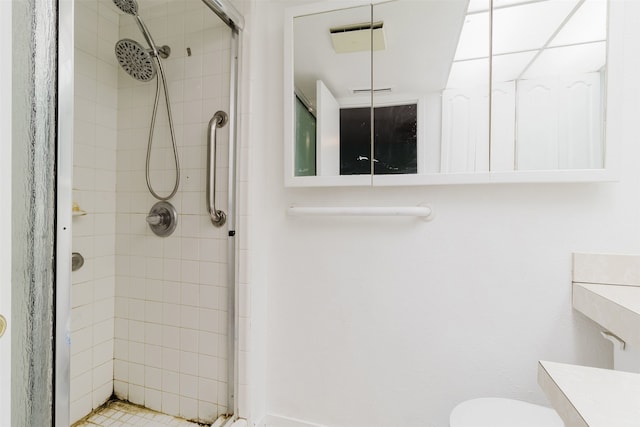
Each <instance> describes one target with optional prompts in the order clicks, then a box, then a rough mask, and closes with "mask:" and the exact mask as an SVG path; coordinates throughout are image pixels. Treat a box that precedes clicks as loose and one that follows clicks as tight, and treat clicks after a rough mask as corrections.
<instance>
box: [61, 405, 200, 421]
mask: <svg viewBox="0 0 640 427" xmlns="http://www.w3.org/2000/svg"><path fill="white" fill-rule="evenodd" d="M203 425H205V424H198V423H194V422H191V421H187V420H185V419H182V418H176V417H172V416H171V415H165V414H161V413H160V412H156V411H152V410H151V409H147V408H143V407H141V406H137V405H133V404H131V403H127V402H121V401H118V400H114V401H112V402H108V403H107V404H106V405H104V406H102V407H101V408H99V409H97V410H96V411H95V412H93V413H92V414H90V415H88V416H87V417H86V418H84V419H82V420H80V421H78V422H77V423H75V424H74V425H73V427H96V426H105V427H107V426H108V427H116V426H117V427H134V426H135V427H138V426H148V427H162V426H167V427H199V426H203Z"/></svg>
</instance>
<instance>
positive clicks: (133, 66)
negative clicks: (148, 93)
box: [116, 39, 156, 82]
mask: <svg viewBox="0 0 640 427" xmlns="http://www.w3.org/2000/svg"><path fill="white" fill-rule="evenodd" d="M116 58H118V63H120V66H121V67H122V69H123V70H124V71H126V72H127V73H128V74H129V75H130V76H131V77H133V78H134V79H136V80H140V81H141V82H148V81H149V80H153V78H154V77H155V76H156V66H155V64H154V63H153V56H152V54H151V53H150V52H149V50H147V49H145V48H144V47H143V46H142V45H141V44H140V43H138V42H137V41H135V40H131V39H122V40H120V41H119V42H117V43H116Z"/></svg>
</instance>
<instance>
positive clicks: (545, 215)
mask: <svg viewBox="0 0 640 427" xmlns="http://www.w3.org/2000/svg"><path fill="white" fill-rule="evenodd" d="M294 3H298V2H288V3H286V2H282V1H264V2H263V1H260V2H256V3H255V10H254V11H253V13H254V14H255V16H256V17H260V19H256V20H255V21H254V26H253V28H252V39H251V44H252V56H251V60H252V64H251V65H252V69H253V70H255V71H252V91H253V92H252V104H251V105H252V106H251V108H252V126H253V128H252V134H253V135H256V136H258V135H259V136H260V141H261V143H260V144H255V145H254V146H253V149H254V157H253V159H254V160H253V171H252V176H253V177H254V178H255V179H254V180H253V183H252V185H253V191H252V195H253V196H252V204H253V203H255V205H254V206H257V207H259V211H260V215H259V216H258V215H256V216H254V217H253V220H254V222H253V224H252V229H254V230H256V235H257V236H258V235H259V236H260V241H259V242H257V243H256V244H255V245H254V246H253V247H252V249H253V250H254V251H253V260H254V263H253V275H252V277H253V283H252V289H254V290H255V291H252V292H254V298H253V301H252V304H254V306H256V305H260V306H262V307H264V306H266V307H267V328H266V333H265V334H266V336H265V339H266V344H265V346H266V355H267V359H266V360H267V361H266V367H264V369H263V370H262V371H261V370H260V369H258V370H257V372H255V373H254V374H255V375H256V377H257V378H259V376H260V375H261V374H265V375H266V386H265V388H266V391H265V396H266V405H265V409H264V411H265V412H266V413H267V414H276V415H281V416H284V417H290V418H296V419H300V420H306V421H309V422H315V423H318V424H323V425H327V426H336V427H337V426H341V427H358V426H369V427H375V426H380V427H388V426H398V425H403V426H422V427H424V426H433V427H442V426H446V425H447V422H448V414H449V412H450V411H451V409H452V408H453V407H454V406H455V405H456V404H457V403H458V402H460V401H462V400H465V399H469V398H473V397H479V396H503V397H511V398H518V399H524V400H528V401H531V402H534V403H545V402H546V400H545V397H544V396H543V395H542V393H541V391H540V390H539V388H538V386H537V384H536V361H537V360H539V359H547V360H554V361H559V362H569V363H579V364H586V365H595V366H603V367H607V366H610V352H609V347H608V344H606V343H605V342H604V340H602V339H600V338H599V336H598V334H597V328H596V327H595V326H594V325H593V324H592V323H591V322H590V321H588V320H586V319H585V318H583V317H582V316H580V315H578V314H575V313H574V312H573V311H572V310H571V302H570V296H571V289H570V285H571V252H572V251H599V252H608V251H612V252H636V253H637V252H638V251H640V221H638V218H639V214H640V202H638V199H639V196H638V194H640V168H639V167H638V160H637V159H639V158H640V146H638V144H636V141H637V140H638V138H639V137H640V130H638V128H637V125H636V123H637V117H638V116H639V115H640V103H638V99H640V82H639V81H638V79H637V78H636V76H637V75H638V73H639V72H640V59H639V58H638V56H637V55H636V54H635V52H637V51H638V47H639V46H638V43H639V42H638V40H640V34H639V32H640V26H639V25H638V24H640V4H637V3H635V2H631V1H628V2H623V1H619V0H618V1H614V6H613V7H612V13H613V15H614V18H615V19H616V21H615V28H616V29H617V30H616V31H612V36H611V45H612V46H613V45H616V46H618V47H620V46H621V44H622V43H624V52H625V56H624V57H621V56H620V55H621V52H622V51H623V50H622V49H620V48H617V49H616V50H615V51H614V52H615V53H612V55H611V64H610V81H611V82H614V83H613V84H611V86H610V88H609V94H608V96H609V99H610V105H609V109H608V126H609V133H608V140H609V144H610V147H611V149H610V151H609V156H608V161H609V162H610V164H611V165H612V166H613V167H614V169H615V170H616V171H617V172H618V173H619V176H620V180H619V182H616V183H601V184H556V185H554V184H545V185H536V184H523V185H494V186H489V185H480V186H464V185H458V186H440V187H437V186H435V187H415V188H358V189H348V188H341V189H320V188H317V189H286V188H284V187H283V160H282V159H283V147H282V141H283V125H282V123H283V117H282V108H281V106H282V75H283V70H282V37H283V7H284V6H285V5H287V4H289V5H292V4H294ZM623 38H624V40H623ZM622 67H624V69H623V68H622ZM258 177H259V179H258ZM294 202H295V203H300V204H303V203H314V204H329V203H336V204H337V203H344V204H353V205H386V204H388V205H395V204H401V205H405V204H406V205H415V204H418V203H420V202H426V203H429V204H430V205H431V206H432V207H433V209H434V210H435V212H436V218H435V219H434V220H433V221H432V222H428V223H423V222H419V221H415V220H411V219H394V220H381V219H373V218H344V219H336V218H333V219H329V218H327V219H320V218H288V217H287V216H286V215H285V208H286V207H287V206H288V204H290V203H294ZM255 209H258V208H255ZM259 320H260V319H259V318H255V319H254V322H256V321H259ZM254 421H257V419H256V420H254ZM274 425H275V424H274Z"/></svg>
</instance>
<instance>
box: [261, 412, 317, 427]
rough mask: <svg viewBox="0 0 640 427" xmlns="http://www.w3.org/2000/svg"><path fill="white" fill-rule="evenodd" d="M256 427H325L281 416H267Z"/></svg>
mask: <svg viewBox="0 0 640 427" xmlns="http://www.w3.org/2000/svg"><path fill="white" fill-rule="evenodd" d="M258 427H327V426H325V425H322V424H314V423H311V422H308V421H304V420H299V419H296V418H289V417H284V416H282V415H275V414H267V415H265V416H264V418H262V421H260V422H259V423H258Z"/></svg>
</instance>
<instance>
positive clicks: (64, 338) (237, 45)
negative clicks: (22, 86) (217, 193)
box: [52, 0, 244, 427]
mask: <svg viewBox="0 0 640 427" xmlns="http://www.w3.org/2000/svg"><path fill="white" fill-rule="evenodd" d="M202 1H203V2H204V3H205V5H207V6H208V7H209V8H210V9H211V10H212V11H213V12H215V13H216V14H217V15H218V16H219V17H220V18H221V19H222V21H224V22H225V23H226V24H227V25H228V26H229V28H230V29H231V32H232V37H231V59H232V60H231V69H230V73H231V81H230V88H231V93H230V100H229V200H228V215H227V218H228V226H229V235H228V239H227V254H228V263H227V269H228V271H227V277H228V282H229V292H228V294H229V301H228V303H229V310H228V330H227V340H228V345H227V348H228V354H227V360H228V372H229V376H230V378H229V381H228V401H227V407H228V408H229V409H230V410H232V411H233V418H236V417H237V414H238V402H237V398H236V397H237V395H236V392H237V389H238V369H237V359H238V354H239V353H238V352H239V345H238V342H239V341H238V335H237V334H238V328H237V323H238V315H237V313H238V310H237V301H238V284H237V282H238V271H239V270H238V266H237V263H236V259H237V250H238V248H237V245H236V237H235V236H236V223H237V211H236V200H237V195H236V191H237V184H236V183H237V153H238V149H237V145H238V144H237V143H238V128H239V117H240V116H239V111H240V110H239V107H238V105H239V102H238V101H239V84H238V83H239V76H240V71H241V60H240V59H241V44H242V30H243V28H244V19H243V17H242V15H241V14H240V13H239V12H238V11H237V10H236V9H235V8H234V7H233V6H232V5H231V3H230V2H229V0H202ZM73 28H74V5H73V0H59V2H58V26H57V33H58V52H57V53H58V70H59V73H58V88H57V92H58V104H57V107H58V123H57V133H58V135H57V141H58V146H57V160H56V162H57V163H56V174H57V184H56V192H57V194H56V196H57V201H56V207H57V213H56V257H55V267H56V273H55V274H56V278H55V281H56V289H55V325H54V334H55V336H54V343H55V354H54V359H55V360H54V371H55V372H54V376H55V379H54V382H55V384H54V386H55V390H54V399H53V400H54V405H55V417H54V420H52V425H53V426H55V427H69V424H70V382H71V379H70V371H71V354H70V334H71V332H70V331H71V252H72V250H71V249H72V248H71V238H72V234H71V205H72V191H71V185H72V175H73V110H74V105H73V104H74V103H73V96H74V93H73V84H74V70H73V62H74V54H73V52H74V30H73Z"/></svg>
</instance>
